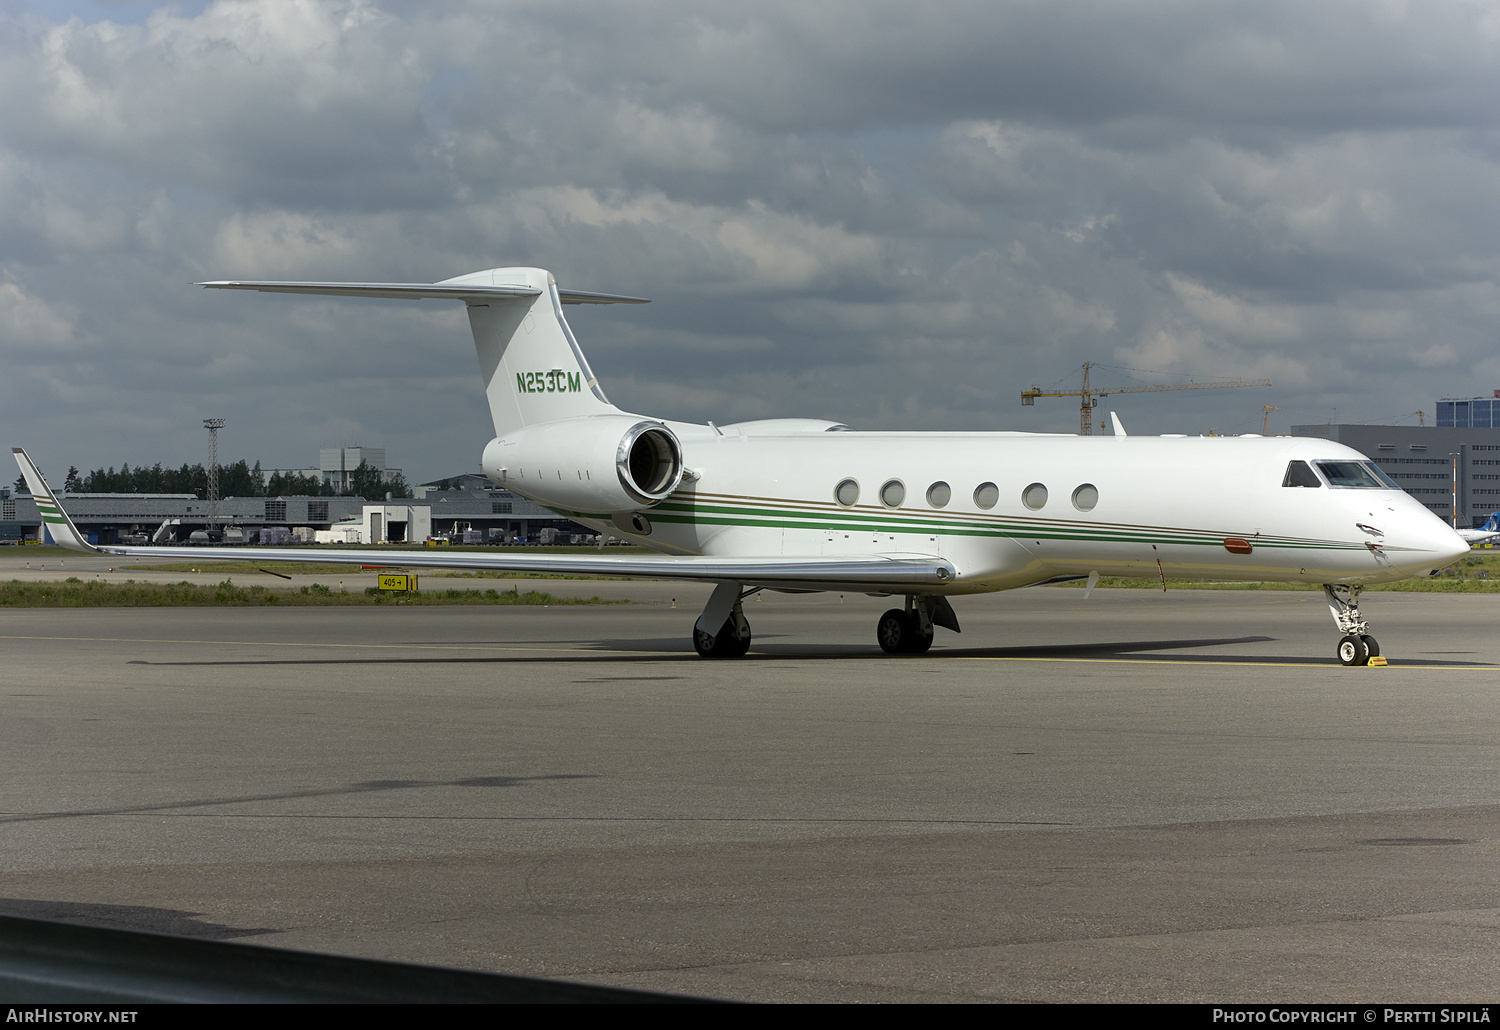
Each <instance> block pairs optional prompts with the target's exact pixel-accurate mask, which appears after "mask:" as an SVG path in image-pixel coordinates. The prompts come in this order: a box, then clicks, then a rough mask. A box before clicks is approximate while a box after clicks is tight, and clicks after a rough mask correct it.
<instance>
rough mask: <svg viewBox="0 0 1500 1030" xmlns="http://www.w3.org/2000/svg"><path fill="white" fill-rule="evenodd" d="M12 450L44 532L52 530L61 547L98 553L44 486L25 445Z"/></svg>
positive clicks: (55, 540)
mask: <svg viewBox="0 0 1500 1030" xmlns="http://www.w3.org/2000/svg"><path fill="white" fill-rule="evenodd" d="M10 450H11V453H12V454H14V455H15V456H16V464H17V465H19V466H21V475H23V476H25V477H26V487H27V489H29V490H30V491H31V499H32V500H33V501H35V502H36V510H37V514H38V515H40V516H41V517H42V525H43V526H45V527H46V528H47V532H48V533H51V534H52V539H53V541H54V542H55V543H56V544H57V545H58V546H60V547H66V548H69V549H70V550H74V551H91V552H93V553H94V554H99V553H101V552H100V550H99V549H98V548H97V547H95V546H94V545H93V544H91V543H89V542H88V541H87V540H86V539H84V536H83V534H82V533H80V532H78V527H77V526H75V525H73V520H72V519H70V518H68V513H67V512H65V511H63V506H62V504H61V503H59V501H58V499H57V495H56V494H54V493H53V492H52V490H51V489H50V488H49V487H48V486H47V481H46V480H45V479H43V478H42V473H41V472H40V471H39V470H38V469H37V467H36V463H35V462H34V461H32V460H31V455H29V454H27V453H26V450H25V448H22V447H12V448H11V449H10Z"/></svg>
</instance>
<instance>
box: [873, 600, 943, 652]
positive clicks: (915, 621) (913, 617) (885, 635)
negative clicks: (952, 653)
mask: <svg viewBox="0 0 1500 1030" xmlns="http://www.w3.org/2000/svg"><path fill="white" fill-rule="evenodd" d="M935 625H936V626H943V627H945V628H947V629H951V630H952V631H953V632H955V633H957V632H959V628H958V616H957V615H956V614H954V612H953V606H952V605H951V604H949V603H948V599H947V598H946V597H942V596H939V595H936V594H920V595H907V598H906V607H905V608H904V609H902V608H892V609H891V610H890V611H888V612H886V613H885V614H884V615H882V616H881V617H880V621H879V622H877V623H876V624H875V639H876V640H877V641H879V642H880V649H881V650H882V651H884V652H885V653H886V654H924V653H925V652H926V651H927V649H928V648H930V647H931V646H932V628H933V626H935Z"/></svg>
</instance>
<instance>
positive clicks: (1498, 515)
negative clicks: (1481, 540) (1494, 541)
mask: <svg viewBox="0 0 1500 1030" xmlns="http://www.w3.org/2000/svg"><path fill="white" fill-rule="evenodd" d="M1479 528H1480V529H1482V530H1484V531H1485V532H1486V533H1500V511H1492V512H1490V518H1489V521H1488V522H1486V523H1485V524H1484V525H1482V526H1480V527H1479Z"/></svg>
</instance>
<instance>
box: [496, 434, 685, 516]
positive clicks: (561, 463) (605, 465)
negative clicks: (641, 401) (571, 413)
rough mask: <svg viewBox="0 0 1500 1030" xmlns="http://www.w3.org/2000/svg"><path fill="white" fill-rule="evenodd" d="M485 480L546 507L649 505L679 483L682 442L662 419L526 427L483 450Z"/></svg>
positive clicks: (595, 510)
mask: <svg viewBox="0 0 1500 1030" xmlns="http://www.w3.org/2000/svg"><path fill="white" fill-rule="evenodd" d="M484 472H485V475H487V476H489V477H490V479H491V480H493V481H494V482H496V483H500V484H501V485H503V486H505V487H506V488H507V489H509V490H514V491H515V492H516V493H518V494H520V495H521V496H523V497H528V498H530V499H531V500H533V501H536V502H537V503H538V504H544V505H546V506H547V507H549V508H554V509H563V510H566V511H571V512H577V513H579V514H607V513H611V512H620V511H630V510H632V509H635V508H649V507H651V506H652V505H654V504H657V503H659V502H661V501H664V500H666V499H667V498H668V497H669V496H671V494H672V492H673V491H674V490H676V489H677V486H678V484H679V483H681V482H682V473H683V465H682V444H681V442H680V441H679V440H678V439H677V434H675V433H673V432H672V430H671V429H669V428H667V426H665V425H664V424H662V423H661V422H654V421H651V420H649V419H642V418H640V417H638V416H635V415H598V416H589V417H585V418H570V419H561V420H559V421H556V422H542V423H538V424H535V425H529V426H525V427H523V428H521V429H518V430H516V431H515V432H512V433H507V434H506V435H504V436H502V437H498V438H496V439H494V440H491V441H490V442H489V444H488V445H487V446H486V447H485V449H484Z"/></svg>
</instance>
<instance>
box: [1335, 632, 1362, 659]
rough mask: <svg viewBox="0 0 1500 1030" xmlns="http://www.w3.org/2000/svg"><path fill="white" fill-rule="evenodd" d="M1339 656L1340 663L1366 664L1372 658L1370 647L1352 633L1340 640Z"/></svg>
mask: <svg viewBox="0 0 1500 1030" xmlns="http://www.w3.org/2000/svg"><path fill="white" fill-rule="evenodd" d="M1338 656H1339V664H1340V665H1365V664H1367V663H1368V662H1369V660H1370V649H1369V648H1368V647H1366V646H1365V642H1364V641H1363V640H1362V639H1360V638H1359V637H1357V636H1355V635H1354V634H1352V633H1351V634H1349V635H1348V636H1346V637H1344V638H1343V639H1342V640H1340V641H1339V649H1338Z"/></svg>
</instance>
